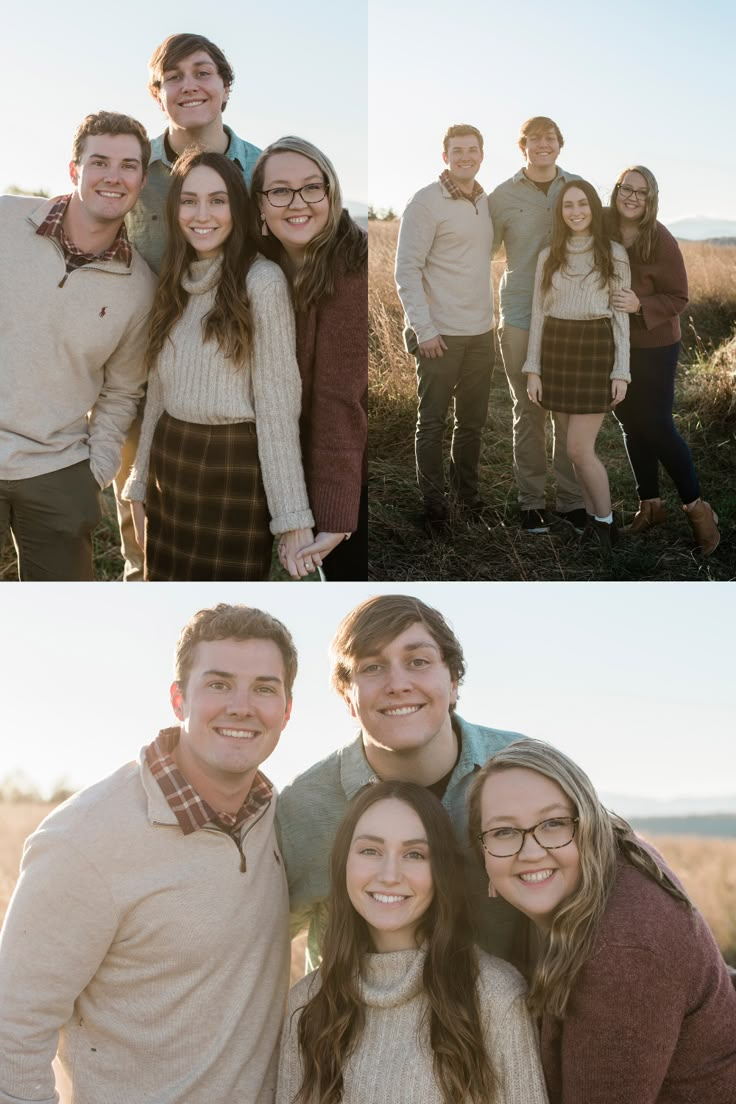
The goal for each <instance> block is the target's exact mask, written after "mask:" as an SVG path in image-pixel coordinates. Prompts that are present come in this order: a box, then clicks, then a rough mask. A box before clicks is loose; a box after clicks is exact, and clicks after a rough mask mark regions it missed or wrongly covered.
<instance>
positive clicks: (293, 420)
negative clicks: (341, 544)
mask: <svg viewBox="0 0 736 1104" xmlns="http://www.w3.org/2000/svg"><path fill="white" fill-rule="evenodd" d="M248 294H249V298H250V307H251V314H252V317H253V346H252V350H251V356H250V363H251V373H252V380H253V398H254V406H255V412H256V434H257V437H258V457H259V459H260V462H261V474H262V476H263V486H264V488H265V491H266V498H267V499H268V508H269V511H270V514H271V532H272V533H273V534H274V535H275V536H278V534H279V533H286V532H288V531H289V530H291V529H306V528H311V526H313V525H314V517H313V516H312V511H311V510H310V509H309V502H308V500H307V488H306V485H305V482H304V470H303V468H302V454H301V445H300V442H299V415H300V413H301V402H302V385H301V377H300V375H299V368H298V367H297V363H296V333H295V329H294V311H293V309H292V306H291V299H290V296H289V289H288V286H287V283H286V277H285V276H284V274H283V272H282V271H281V269H280V268H279V267H278V265H275V264H273V263H272V262H270V261H258V262H256V263H255V264H254V265H253V266H252V268H251V269H250V271H249V273H248Z"/></svg>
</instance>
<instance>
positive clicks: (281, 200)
mask: <svg viewBox="0 0 736 1104" xmlns="http://www.w3.org/2000/svg"><path fill="white" fill-rule="evenodd" d="M327 191H328V189H327V185H326V184H325V183H323V182H322V181H318V182H315V183H314V184H305V185H304V186H303V187H301V188H286V187H278V188H269V189H268V191H266V192H263V191H261V192H259V193H258V194H259V195H265V197H266V199H267V200H268V202H269V203H270V204H271V206H272V207H288V206H289V204H290V203H293V202H294V196H295V195H298V196H301V197H302V199H303V201H304V202H305V203H320V202H321V201H322V200H323V199H324V198H325V196H326V195H327Z"/></svg>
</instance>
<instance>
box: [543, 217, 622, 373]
mask: <svg viewBox="0 0 736 1104" xmlns="http://www.w3.org/2000/svg"><path fill="white" fill-rule="evenodd" d="M611 248H612V250H613V264H614V270H615V275H614V277H613V279H612V280H611V282H610V284H607V285H606V286H605V287H601V284H600V277H599V275H598V273H597V272H594V270H593V238H592V237H588V236H586V237H579V238H578V237H570V238H568V240H567V261H566V263H565V266H564V268H559V269H558V270H557V272H555V274H554V276H553V277H552V286H551V287H550V289H549V291H547V292H545V293H544V295H543V294H542V272H543V270H544V262H545V261H546V260H547V257H548V256H549V248H547V249H543V250H542V252H541V253H540V254H539V260H538V261H537V272H536V276H535V277H534V301H533V305H532V324H531V328H530V330H529V348H528V351H527V354H526V364H525V365H524V367H523V369H522V371H524V372H527V373H529V372H535V373H536V374H537V375H539V376H541V375H542V365H541V361H540V354H541V349H542V330H543V328H544V320H545V318H546V317H548V316H549V317H551V318H566V319H571V320H576V321H581V322H582V321H587V320H589V319H592V318H610V319H611V325H612V327H613V343H614V348H615V359H614V364H613V369H612V371H611V379H623V380H626V381H627V382H628V381H630V380H631V375H630V373H629V316H628V313H627V312H626V311H617V310H613V308H612V307H611V305H610V297H611V292H612V291H618V290H620V289H621V288H630V287H631V270H630V268H629V258H628V255H627V253H626V250H625V249H624V247H623V246H622V245H621V244H619V242H611Z"/></svg>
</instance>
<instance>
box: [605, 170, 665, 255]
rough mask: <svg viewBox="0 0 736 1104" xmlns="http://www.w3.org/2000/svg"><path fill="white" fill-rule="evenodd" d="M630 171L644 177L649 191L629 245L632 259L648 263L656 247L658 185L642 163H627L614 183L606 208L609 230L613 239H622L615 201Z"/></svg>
mask: <svg viewBox="0 0 736 1104" xmlns="http://www.w3.org/2000/svg"><path fill="white" fill-rule="evenodd" d="M630 172H637V173H639V175H640V176H643V177H644V179H645V180H646V182H647V191H648V192H649V195H648V196H647V198H646V202H645V204H644V216H643V218H642V219H641V221H640V222H639V224H638V227H637V230H638V233H637V235H636V240H635V241H634V244H633V245H632V246H631V247H630V248H631V255H632V257H633V258H634V260H635V261H638V262H639V263H640V264H649V262H650V261H651V260H652V258H653V256H654V251H655V249H656V248H657V236H658V233H659V231H658V230H657V213H658V211H659V185H658V184H657V178H656V177H655V175H654V173H653V172H652V170H651V169H647V168H646V167H645V166H644V165H629V167H628V169H624V170H623V172H621V173H620V174H619V178H618V180H617V181H616V183H615V184H614V186H613V191H612V192H611V206H610V207H609V208H608V215H609V231H610V234H611V237H612V238H613V240H614V241H618V242H620V241H622V237H621V218H620V216H619V213H618V207H617V205H616V201H617V199H618V192H619V188H620V187H621V185H622V184H623V180H624V177H625V176H626V174H627V173H630Z"/></svg>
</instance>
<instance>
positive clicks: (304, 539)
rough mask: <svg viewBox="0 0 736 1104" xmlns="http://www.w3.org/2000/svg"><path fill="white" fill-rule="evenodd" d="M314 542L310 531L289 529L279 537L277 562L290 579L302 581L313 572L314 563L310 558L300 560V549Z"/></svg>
mask: <svg viewBox="0 0 736 1104" xmlns="http://www.w3.org/2000/svg"><path fill="white" fill-rule="evenodd" d="M313 541H314V534H313V533H312V530H311V529H290V530H289V532H288V533H282V534H281V535H280V537H279V562H280V563H281V566H282V567H283V568H284V570H285V571H288V572H289V574H290V575H291V577H292V579H303V578H304V577H305V576H306V575H311V574H312V572H313V571H314V562H313V560H312V559H311V557H310V556H307V557H305V558H304V559H302V558H301V557H300V555H299V553H300V551H301V549H303V548H306V546H307V545H308V544H312V542H313Z"/></svg>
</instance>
